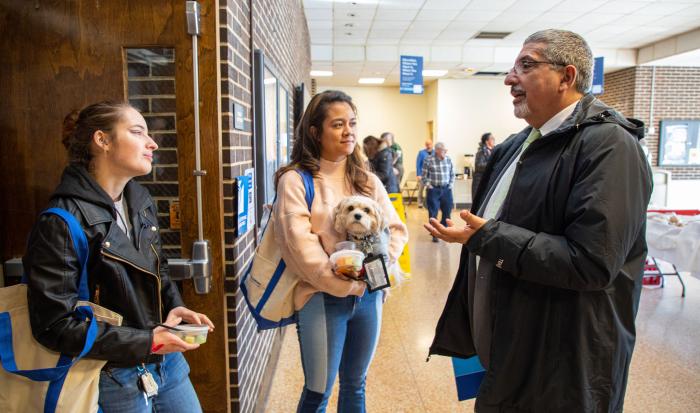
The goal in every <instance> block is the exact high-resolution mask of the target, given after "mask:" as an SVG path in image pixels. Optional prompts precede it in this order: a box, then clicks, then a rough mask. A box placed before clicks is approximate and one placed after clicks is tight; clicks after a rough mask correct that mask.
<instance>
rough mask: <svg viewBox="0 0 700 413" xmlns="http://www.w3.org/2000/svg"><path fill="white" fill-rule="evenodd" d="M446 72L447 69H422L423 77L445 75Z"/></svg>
mask: <svg viewBox="0 0 700 413" xmlns="http://www.w3.org/2000/svg"><path fill="white" fill-rule="evenodd" d="M446 74H447V70H433V69H426V70H423V77H440V76H445V75H446Z"/></svg>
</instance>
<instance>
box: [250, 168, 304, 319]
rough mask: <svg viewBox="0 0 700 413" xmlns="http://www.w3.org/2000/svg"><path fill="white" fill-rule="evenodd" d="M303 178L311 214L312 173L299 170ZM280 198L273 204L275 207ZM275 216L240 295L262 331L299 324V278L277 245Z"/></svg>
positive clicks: (259, 246) (263, 230)
mask: <svg viewBox="0 0 700 413" xmlns="http://www.w3.org/2000/svg"><path fill="white" fill-rule="evenodd" d="M296 172H297V173H299V175H301V178H302V181H303V182H304V189H305V191H306V204H307V206H308V207H309V211H311V204H312V203H313V200H314V181H313V176H312V175H311V173H310V172H308V171H305V170H299V169H296ZM276 201H277V196H276V195H275V200H274V201H273V202H272V205H273V208H274V207H275V205H276V203H277V202H276ZM275 225H276V221H275V218H274V215H273V214H272V213H270V218H269V219H268V220H267V223H265V224H263V229H262V238H261V240H260V244H259V245H258V247H257V249H256V250H255V256H254V257H253V260H252V262H251V263H250V264H249V266H248V268H247V269H246V270H245V272H244V273H243V281H242V282H241V292H242V293H243V297H245V300H246V303H247V304H248V309H250V312H251V313H252V314H253V317H254V318H255V321H256V323H257V324H258V329H259V330H267V329H271V328H276V327H282V326H285V325H287V324H292V323H295V322H296V314H295V311H294V288H295V287H296V285H297V284H298V283H299V277H298V276H297V275H296V274H295V273H293V272H292V271H290V270H289V269H288V268H287V266H286V264H285V263H284V260H283V259H282V254H281V252H280V249H279V247H278V246H277V243H276V242H275Z"/></svg>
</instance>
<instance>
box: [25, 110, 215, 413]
mask: <svg viewBox="0 0 700 413" xmlns="http://www.w3.org/2000/svg"><path fill="white" fill-rule="evenodd" d="M63 126H64V128H63V144H64V145H65V146H66V148H67V150H68V157H69V159H70V164H69V165H68V166H67V167H66V169H65V170H64V171H63V176H62V178H61V183H60V184H59V185H58V187H57V188H56V191H55V192H54V193H53V195H52V196H51V200H50V201H49V207H58V208H62V209H65V210H67V211H68V212H70V213H71V214H73V215H74V216H75V218H76V219H77V220H78V222H80V224H81V226H82V228H83V230H84V231H85V235H86V237H87V240H88V250H89V257H88V269H87V271H88V285H89V287H90V297H91V298H92V299H93V300H94V301H96V302H98V304H99V305H101V306H103V307H106V308H108V309H110V310H112V311H115V312H117V313H119V314H121V315H122V316H123V321H122V325H121V326H113V325H109V324H106V323H102V322H98V325H99V332H98V334H97V338H96V340H95V344H94V346H93V347H92V350H90V352H89V353H88V355H87V356H86V357H88V358H95V359H100V360H107V364H106V366H105V367H104V369H103V371H102V373H101V374H100V395H99V404H100V406H101V408H102V410H103V411H104V412H107V413H108V412H113V411H118V412H122V411H129V412H150V411H151V410H152V409H155V410H162V411H168V412H183V413H186V412H187V413H188V412H200V411H201V407H200V405H199V400H198V399H197V395H196V394H195V391H194V388H193V387H192V383H191V382H190V379H189V377H188V374H189V366H188V365H187V362H186V361H185V358H184V357H183V356H182V352H183V351H187V350H193V349H196V348H197V347H199V344H188V343H186V342H184V341H183V340H182V339H180V338H179V337H177V336H175V335H174V334H172V333H170V332H169V331H168V330H167V329H165V328H163V327H156V325H157V324H159V323H163V322H164V323H165V324H167V325H170V326H176V325H177V324H179V323H180V322H181V321H186V322H188V323H196V324H207V325H209V327H210V328H211V329H213V328H214V325H213V324H212V323H211V321H209V319H208V318H207V316H205V315H204V314H199V313H195V312H194V311H191V310H189V309H187V308H186V307H185V306H184V304H183V302H182V298H181V297H180V294H179V292H178V290H177V287H176V286H175V284H174V283H173V282H172V281H171V280H170V278H169V277H168V271H167V267H166V265H165V262H166V260H165V257H163V256H162V254H161V252H160V250H161V248H160V246H161V244H162V243H161V242H160V235H159V233H158V231H157V225H158V218H157V209H156V206H155V205H154V203H153V200H152V199H151V197H150V195H149V194H148V192H147V191H146V189H144V188H143V187H142V186H141V185H139V184H138V183H136V182H135V181H134V180H133V178H134V177H137V176H141V175H145V174H148V173H150V172H151V169H152V165H151V163H152V161H153V152H154V151H155V150H156V149H158V145H156V143H155V142H154V141H153V139H151V137H150V136H149V135H148V126H147V125H146V121H145V120H144V118H143V116H141V114H140V113H139V112H137V111H136V109H134V108H132V107H131V106H129V105H128V104H126V103H114V102H100V103H96V104H93V105H89V106H87V107H85V108H84V109H83V110H81V111H80V113H79V114H78V113H77V112H76V113H73V114H71V115H69V116H67V117H66V119H65V121H64V125H63ZM72 245H73V243H72V242H71V241H70V233H69V231H68V228H67V226H66V224H65V223H64V221H63V220H62V219H61V218H59V217H57V216H55V215H42V216H41V217H40V218H39V220H38V222H37V223H36V224H35V225H34V228H33V229H32V232H31V235H30V236H29V242H28V244H27V253H26V254H25V256H24V268H25V272H26V275H27V287H28V303H29V310H30V321H31V326H32V333H33V335H34V337H35V338H36V340H37V341H38V342H39V343H41V344H42V345H44V346H45V347H47V348H49V349H51V350H54V351H57V352H60V353H64V354H68V355H73V356H77V355H78V354H80V352H81V350H82V347H83V343H84V342H85V334H86V332H87V324H88V323H87V322H85V321H81V320H76V319H75V318H74V317H73V316H72V311H73V308H74V307H75V306H76V303H77V301H78V280H79V278H80V263H79V262H78V258H77V253H76V251H74V250H73V247H72ZM163 319H165V321H163ZM141 366H144V367H145V368H146V369H147V370H148V371H149V372H150V373H151V374H152V376H153V378H154V379H155V381H156V383H157V384H158V386H159V389H158V395H157V396H155V397H153V398H146V397H144V393H143V392H142V390H141V389H140V388H139V387H138V385H137V382H138V381H139V376H138V371H137V367H139V368H140V367H141Z"/></svg>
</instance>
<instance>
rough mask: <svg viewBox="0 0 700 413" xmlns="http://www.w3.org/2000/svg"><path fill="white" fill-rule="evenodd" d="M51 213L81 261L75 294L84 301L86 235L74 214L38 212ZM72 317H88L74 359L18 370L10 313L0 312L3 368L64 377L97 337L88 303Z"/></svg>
mask: <svg viewBox="0 0 700 413" xmlns="http://www.w3.org/2000/svg"><path fill="white" fill-rule="evenodd" d="M41 214H42V215H44V214H54V215H58V216H59V217H61V218H62V219H63V220H64V221H65V222H66V225H68V230H69V231H70V234H71V238H72V239H73V245H74V246H75V251H76V254H77V255H78V261H79V262H80V280H79V285H78V298H79V299H80V300H82V301H87V300H88V299H89V298H90V293H89V290H88V285H87V259H88V243H87V237H86V236H85V233H84V232H83V228H82V227H81V226H80V223H79V222H78V220H76V219H75V217H74V216H73V214H71V213H70V212H68V211H66V210H64V209H61V208H49V209H47V210H45V211H43V212H42V213H41ZM73 315H74V317H76V318H78V319H81V320H86V319H89V320H90V324H89V326H88V331H87V334H86V335H85V343H84V345H83V349H82V350H81V351H80V354H79V355H78V356H77V357H75V359H73V358H72V357H70V356H66V355H61V357H60V358H59V360H58V363H57V365H56V367H50V368H44V369H36V370H19V369H17V364H16V363H15V354H14V350H13V349H12V323H11V320H10V314H9V313H0V361H1V362H2V366H3V368H4V369H5V370H6V371H8V372H10V373H14V374H18V375H21V376H24V377H27V378H28V379H31V380H34V381H54V380H58V379H62V378H65V375H66V373H67V372H68V369H69V368H70V367H71V366H72V365H73V364H74V363H75V362H77V361H78V360H79V359H81V358H82V357H83V356H85V355H86V354H87V353H88V352H89V351H90V349H92V346H93V344H95V339H96V338H97V330H98V328H97V322H96V320H95V317H94V316H93V312H92V308H91V307H89V306H80V307H77V308H76V309H75V311H74V313H73Z"/></svg>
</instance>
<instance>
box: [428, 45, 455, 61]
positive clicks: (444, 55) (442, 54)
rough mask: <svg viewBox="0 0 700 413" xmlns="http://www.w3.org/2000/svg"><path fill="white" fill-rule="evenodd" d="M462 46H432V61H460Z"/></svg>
mask: <svg viewBox="0 0 700 413" xmlns="http://www.w3.org/2000/svg"><path fill="white" fill-rule="evenodd" d="M461 60H462V48H461V47H460V46H433V47H431V48H430V61H431V62H460V61H461Z"/></svg>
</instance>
